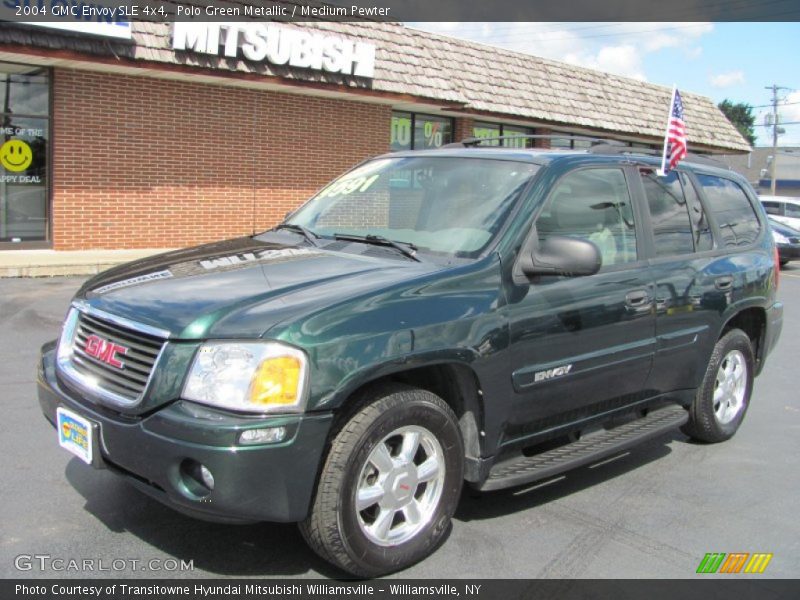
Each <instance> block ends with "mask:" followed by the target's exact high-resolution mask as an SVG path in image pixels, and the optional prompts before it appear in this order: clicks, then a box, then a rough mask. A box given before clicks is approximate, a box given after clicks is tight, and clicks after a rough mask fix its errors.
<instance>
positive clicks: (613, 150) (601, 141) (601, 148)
mask: <svg viewBox="0 0 800 600" xmlns="http://www.w3.org/2000/svg"><path fill="white" fill-rule="evenodd" d="M519 139H529V140H553V139H569V140H580V141H587V142H590V145H589V147H588V148H586V151H587V152H590V153H592V154H647V155H649V156H659V155H660V154H661V150H659V149H657V148H639V147H636V146H629V145H628V142H625V141H623V140H618V139H613V138H600V137H592V136H586V135H564V134H561V135H555V134H547V135H544V134H521V135H498V136H494V137H481V138H479V137H468V138H464V139H463V140H461V141H460V142H454V143H451V144H445V145H444V146H442V148H474V147H477V146H480V145H481V144H483V143H485V142H499V141H502V140H519ZM686 159H687V162H693V163H697V164H703V165H709V166H713V167H718V168H722V169H727V170H730V167H729V166H728V165H726V164H725V163H724V162H722V161H719V160H716V159H714V158H711V157H710V156H708V155H705V154H696V153H694V152H689V153H687V155H686Z"/></svg>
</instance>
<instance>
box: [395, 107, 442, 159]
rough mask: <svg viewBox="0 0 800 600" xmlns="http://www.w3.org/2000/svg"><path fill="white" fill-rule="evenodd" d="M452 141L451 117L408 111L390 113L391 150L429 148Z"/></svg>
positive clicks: (438, 146)
mask: <svg viewBox="0 0 800 600" xmlns="http://www.w3.org/2000/svg"><path fill="white" fill-rule="evenodd" d="M452 141H453V119H448V118H446V117H435V116H433V115H422V114H418V113H410V112H393V113H392V142H391V149H392V152H398V151H400V150H430V149H434V148H441V147H442V146H444V145H445V144H449V143H451V142H452Z"/></svg>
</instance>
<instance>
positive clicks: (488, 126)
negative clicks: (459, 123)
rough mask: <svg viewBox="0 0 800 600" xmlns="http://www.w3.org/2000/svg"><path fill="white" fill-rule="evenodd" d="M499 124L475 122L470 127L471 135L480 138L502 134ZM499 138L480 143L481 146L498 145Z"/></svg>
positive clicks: (484, 138)
mask: <svg viewBox="0 0 800 600" xmlns="http://www.w3.org/2000/svg"><path fill="white" fill-rule="evenodd" d="M501 132H502V129H501V126H500V125H498V124H497V123H475V125H474V127H473V128H472V136H473V137H476V138H480V139H482V140H488V139H489V138H496V137H499V136H500V135H502V133H501ZM499 145H500V140H493V141H490V142H486V143H482V144H481V146H499Z"/></svg>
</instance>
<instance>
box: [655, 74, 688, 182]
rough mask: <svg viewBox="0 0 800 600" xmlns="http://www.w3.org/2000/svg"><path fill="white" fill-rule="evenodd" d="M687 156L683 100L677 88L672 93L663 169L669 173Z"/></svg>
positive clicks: (664, 172)
mask: <svg viewBox="0 0 800 600" xmlns="http://www.w3.org/2000/svg"><path fill="white" fill-rule="evenodd" d="M684 158H686V124H685V123H684V122H683V100H682V99H681V94H680V92H679V91H678V90H677V89H676V90H675V91H674V92H673V95H672V107H671V108H670V111H669V121H667V135H666V136H665V138H664V156H663V157H662V160H661V171H662V173H663V174H664V175H666V174H667V173H669V172H670V171H671V170H673V169H674V168H675V167H677V166H678V163H679V162H680V161H681V160H683V159H684Z"/></svg>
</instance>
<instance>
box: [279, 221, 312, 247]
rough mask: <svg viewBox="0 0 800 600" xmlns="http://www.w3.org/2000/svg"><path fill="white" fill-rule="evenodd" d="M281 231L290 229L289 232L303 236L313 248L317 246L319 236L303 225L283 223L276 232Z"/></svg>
mask: <svg viewBox="0 0 800 600" xmlns="http://www.w3.org/2000/svg"><path fill="white" fill-rule="evenodd" d="M281 229H288V230H289V231H294V232H295V233H299V234H301V235H302V236H303V237H305V238H306V239H307V240H308V243H309V244H311V245H312V246H316V245H317V240H318V239H319V236H318V235H317V234H316V233H314V232H313V231H311V230H310V229H306V228H305V227H303V226H302V225H295V224H294V223H281V224H280V225H277V226H276V227H275V229H274V230H275V231H280V230H281Z"/></svg>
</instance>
